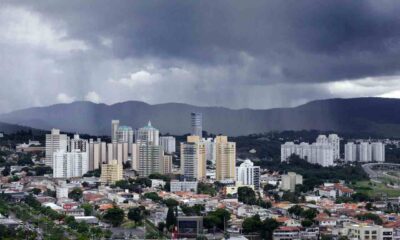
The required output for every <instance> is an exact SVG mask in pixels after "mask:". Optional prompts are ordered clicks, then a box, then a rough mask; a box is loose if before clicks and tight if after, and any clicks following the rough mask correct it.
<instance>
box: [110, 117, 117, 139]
mask: <svg viewBox="0 0 400 240" xmlns="http://www.w3.org/2000/svg"><path fill="white" fill-rule="evenodd" d="M118 128H119V120H111V142H113V143H114V142H117V141H118V139H117V131H118Z"/></svg>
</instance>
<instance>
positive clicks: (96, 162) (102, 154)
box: [89, 138, 108, 170]
mask: <svg viewBox="0 0 400 240" xmlns="http://www.w3.org/2000/svg"><path fill="white" fill-rule="evenodd" d="M107 162H108V161H107V144H106V142H102V141H101V139H100V138H98V139H97V141H96V142H94V141H93V139H89V170H95V169H99V168H100V166H101V164H103V163H107Z"/></svg>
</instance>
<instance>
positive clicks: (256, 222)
mask: <svg viewBox="0 0 400 240" xmlns="http://www.w3.org/2000/svg"><path fill="white" fill-rule="evenodd" d="M261 226H262V221H261V219H260V215H258V214H256V215H254V216H252V217H249V218H246V219H244V221H243V223H242V228H243V233H245V234H248V233H254V232H258V231H259V230H260V227H261Z"/></svg>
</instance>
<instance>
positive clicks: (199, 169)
mask: <svg viewBox="0 0 400 240" xmlns="http://www.w3.org/2000/svg"><path fill="white" fill-rule="evenodd" d="M206 164H207V161H206V146H205V144H204V143H202V142H201V141H200V137H199V136H188V137H187V141H186V142H182V143H181V173H182V174H183V175H184V177H185V178H188V179H196V180H201V179H204V178H205V177H206Z"/></svg>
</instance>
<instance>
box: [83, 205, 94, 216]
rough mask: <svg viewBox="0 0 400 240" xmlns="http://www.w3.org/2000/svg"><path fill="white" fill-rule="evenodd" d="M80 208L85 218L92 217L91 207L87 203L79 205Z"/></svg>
mask: <svg viewBox="0 0 400 240" xmlns="http://www.w3.org/2000/svg"><path fill="white" fill-rule="evenodd" d="M81 208H83V210H84V211H85V216H92V214H93V206H92V205H91V204H89V203H84V204H82V205H81Z"/></svg>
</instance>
